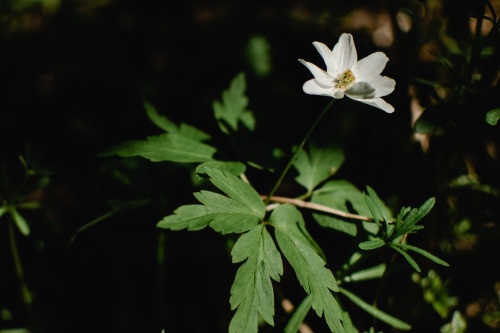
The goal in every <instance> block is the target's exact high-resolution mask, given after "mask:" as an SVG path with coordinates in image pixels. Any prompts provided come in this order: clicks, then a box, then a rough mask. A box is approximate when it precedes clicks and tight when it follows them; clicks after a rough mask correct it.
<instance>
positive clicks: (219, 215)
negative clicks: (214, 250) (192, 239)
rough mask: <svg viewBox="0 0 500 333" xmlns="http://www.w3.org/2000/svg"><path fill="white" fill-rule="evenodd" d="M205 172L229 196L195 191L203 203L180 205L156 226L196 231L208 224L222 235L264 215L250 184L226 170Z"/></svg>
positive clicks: (251, 224)
mask: <svg viewBox="0 0 500 333" xmlns="http://www.w3.org/2000/svg"><path fill="white" fill-rule="evenodd" d="M205 172H206V173H207V175H208V176H209V177H210V181H211V182H212V183H213V184H214V185H215V186H217V188H219V189H220V190H222V191H223V192H224V193H226V194H227V195H228V196H229V197H227V196H225V195H222V194H219V193H215V192H211V191H205V190H203V191H201V192H197V193H194V196H195V197H196V199H198V201H199V202H201V203H202V204H203V206H201V205H187V206H181V207H180V208H178V209H177V210H176V211H175V212H174V214H173V215H169V216H167V217H165V218H163V219H162V220H161V221H160V222H159V223H158V225H157V226H158V227H160V228H165V229H172V230H179V229H185V228H188V229H189V230H198V229H202V228H204V227H206V226H210V227H211V228H213V229H214V230H215V231H217V232H220V233H223V234H226V233H241V232H245V231H248V230H250V229H252V228H254V227H255V226H256V225H257V224H258V223H259V221H261V220H262V219H263V218H264V214H265V206H264V203H263V202H262V199H261V198H260V196H259V195H258V194H257V192H256V191H255V190H254V189H253V188H252V187H251V186H250V185H248V184H247V183H245V182H244V181H242V180H241V179H239V178H238V177H236V176H234V175H232V174H231V173H229V172H227V171H222V170H217V169H212V168H206V169H205Z"/></svg>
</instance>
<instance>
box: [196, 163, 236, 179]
mask: <svg viewBox="0 0 500 333" xmlns="http://www.w3.org/2000/svg"><path fill="white" fill-rule="evenodd" d="M207 169H218V170H223V171H227V172H229V173H231V174H233V175H235V176H239V175H241V174H242V173H244V172H245V170H246V166H245V164H243V163H240V162H225V161H208V162H204V163H202V164H200V165H198V166H197V167H196V173H197V174H206V173H207Z"/></svg>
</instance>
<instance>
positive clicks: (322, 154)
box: [293, 146, 344, 192]
mask: <svg viewBox="0 0 500 333" xmlns="http://www.w3.org/2000/svg"><path fill="white" fill-rule="evenodd" d="M343 162H344V153H343V151H342V149H341V148H340V147H338V146H328V147H325V148H318V147H315V146H311V147H310V149H309V152H306V151H305V150H301V152H300V154H299V155H298V156H297V158H296V160H295V162H294V164H293V165H294V167H295V169H296V170H297V172H298V173H299V175H298V176H297V177H296V178H295V180H296V181H297V183H299V184H300V185H302V186H304V187H305V188H306V189H307V191H308V192H311V191H312V190H313V189H314V188H315V187H316V186H317V185H318V184H319V183H321V182H322V181H324V180H325V179H327V178H328V177H330V176H332V175H333V174H335V172H337V170H338V169H339V168H340V166H341V165H342V163H343Z"/></svg>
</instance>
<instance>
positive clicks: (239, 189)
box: [206, 168, 266, 219]
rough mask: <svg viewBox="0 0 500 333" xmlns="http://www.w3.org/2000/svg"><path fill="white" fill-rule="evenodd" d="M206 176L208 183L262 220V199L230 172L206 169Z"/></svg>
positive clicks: (263, 211) (264, 209)
mask: <svg viewBox="0 0 500 333" xmlns="http://www.w3.org/2000/svg"><path fill="white" fill-rule="evenodd" d="M206 174H207V175H208V176H209V177H210V181H211V182H212V183H213V184H214V185H215V186H217V187H218V188H219V189H220V190H221V191H222V192H224V193H226V194H227V195H228V196H230V197H231V198H232V199H234V200H235V201H237V202H239V203H240V204H241V205H243V206H244V207H247V208H248V210H249V211H250V212H252V213H253V214H255V216H258V217H259V218H260V219H262V218H264V214H265V213H266V207H265V205H264V202H263V201H262V198H261V197H260V195H259V194H258V193H257V191H255V189H254V188H253V187H252V186H250V185H249V184H247V183H245V182H244V181H243V180H241V179H240V178H238V177H236V176H234V175H233V174H231V173H230V172H226V171H223V170H217V169H209V168H207V169H206Z"/></svg>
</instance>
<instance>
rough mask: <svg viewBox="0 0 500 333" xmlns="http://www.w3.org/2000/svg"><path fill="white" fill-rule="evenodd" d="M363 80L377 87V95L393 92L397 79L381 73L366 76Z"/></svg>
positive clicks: (374, 87)
mask: <svg viewBox="0 0 500 333" xmlns="http://www.w3.org/2000/svg"><path fill="white" fill-rule="evenodd" d="M363 82H365V83H367V84H368V85H369V86H370V87H372V88H373V89H375V96H373V97H383V96H387V95H389V94H390V93H392V92H393V91H394V88H395V87H396V81H394V80H393V79H391V78H390V77H387V76H381V75H376V76H371V77H369V78H366V79H365V80H364V81H363Z"/></svg>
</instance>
